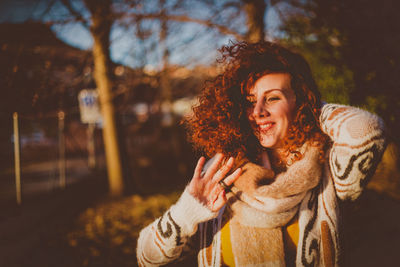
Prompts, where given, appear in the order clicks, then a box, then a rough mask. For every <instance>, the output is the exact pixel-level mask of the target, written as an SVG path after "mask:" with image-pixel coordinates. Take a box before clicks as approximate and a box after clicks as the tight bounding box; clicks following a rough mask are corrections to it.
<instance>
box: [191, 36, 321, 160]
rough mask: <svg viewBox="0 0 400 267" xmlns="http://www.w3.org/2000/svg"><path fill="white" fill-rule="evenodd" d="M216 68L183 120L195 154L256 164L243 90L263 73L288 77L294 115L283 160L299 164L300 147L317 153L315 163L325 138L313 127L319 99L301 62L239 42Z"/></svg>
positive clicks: (265, 46)
mask: <svg viewBox="0 0 400 267" xmlns="http://www.w3.org/2000/svg"><path fill="white" fill-rule="evenodd" d="M220 53H221V57H220V58H219V59H218V62H219V63H221V64H222V66H223V67H224V70H223V72H222V73H221V74H220V75H218V76H217V77H216V78H215V79H214V80H212V81H208V82H207V83H206V85H205V89H204V90H203V92H202V94H201V96H200V98H199V104H198V105H197V106H195V107H194V108H193V116H192V117H190V118H188V119H187V120H186V125H187V128H188V130H189V131H188V132H189V139H190V140H191V141H192V142H193V144H194V146H195V148H197V149H200V150H201V151H203V152H204V153H206V155H207V156H209V157H211V156H213V155H214V154H215V153H217V152H222V153H224V154H226V155H227V156H233V157H239V158H241V157H247V158H249V159H250V160H253V161H256V160H258V156H259V155H260V152H261V150H262V147H261V145H260V143H259V141H258V139H257V137H256V136H255V134H254V132H253V130H252V127H251V126H250V123H249V121H248V119H247V115H246V109H247V107H248V105H249V103H248V101H247V100H246V94H247V92H248V89H249V88H251V87H252V86H254V84H255V82H256V81H257V80H258V79H259V78H261V77H262V76H264V75H266V74H268V73H288V74H289V75H290V77H291V88H292V89H293V91H294V92H295V95H296V110H297V112H296V114H294V120H293V122H292V124H291V126H290V128H289V130H288V133H287V134H286V137H285V140H284V148H285V151H286V153H287V155H289V154H291V153H294V154H295V156H296V158H297V159H300V158H301V156H302V155H301V153H300V152H299V148H300V147H301V146H302V145H303V144H304V143H305V142H306V141H310V143H311V144H313V145H317V146H320V147H321V153H320V154H321V160H323V155H324V150H325V148H326V145H327V143H328V137H327V136H326V135H325V134H323V133H322V131H321V129H320V127H319V120H318V118H319V115H320V112H321V95H320V93H319V91H318V89H317V86H316V83H315V81H314V79H313V77H312V74H311V69H310V67H309V65H308V63H307V62H306V60H305V59H304V58H303V57H302V56H301V55H299V54H297V53H294V52H292V51H290V50H288V49H286V48H284V47H282V46H280V45H278V44H275V43H271V42H266V41H262V42H258V43H247V42H239V43H235V44H232V45H230V46H223V47H222V48H221V49H220Z"/></svg>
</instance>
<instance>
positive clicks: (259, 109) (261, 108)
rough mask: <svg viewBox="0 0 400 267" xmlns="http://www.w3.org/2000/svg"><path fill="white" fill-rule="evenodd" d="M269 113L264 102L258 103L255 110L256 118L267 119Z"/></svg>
mask: <svg viewBox="0 0 400 267" xmlns="http://www.w3.org/2000/svg"><path fill="white" fill-rule="evenodd" d="M269 114H270V113H269V112H268V110H267V108H266V106H265V105H264V103H263V101H257V103H256V105H255V107H254V109H253V116H254V118H262V117H266V116H269Z"/></svg>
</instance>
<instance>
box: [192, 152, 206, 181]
mask: <svg viewBox="0 0 400 267" xmlns="http://www.w3.org/2000/svg"><path fill="white" fill-rule="evenodd" d="M205 162H206V159H205V158H204V157H200V159H199V160H198V161H197V165H196V168H195V169H194V175H193V178H196V179H198V178H200V177H201V171H202V170H203V167H204V163H205Z"/></svg>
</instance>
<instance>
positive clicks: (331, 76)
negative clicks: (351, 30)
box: [280, 15, 354, 104]
mask: <svg viewBox="0 0 400 267" xmlns="http://www.w3.org/2000/svg"><path fill="white" fill-rule="evenodd" d="M282 29H283V30H284V31H285V32H286V35H285V36H284V38H282V39H281V40H280V41H281V42H282V43H283V44H284V45H286V46H289V47H292V49H293V50H297V51H298V52H299V53H300V54H302V55H303V56H304V57H305V59H306V60H307V61H308V63H309V64H310V67H311V69H312V72H313V75H314V79H315V81H316V83H317V85H318V88H319V90H320V92H321V94H322V99H323V100H324V101H326V102H330V103H340V104H349V102H350V93H351V92H352V90H353V89H354V81H353V72H352V71H351V70H350V69H349V68H348V67H347V66H346V65H345V64H344V62H343V60H342V57H341V53H340V51H339V49H338V46H339V42H340V41H339V39H340V35H339V33H338V32H337V31H335V30H330V29H327V28H324V29H322V30H321V31H320V32H318V33H316V32H314V31H313V30H312V28H311V26H310V20H309V19H308V18H307V17H304V16H303V15H298V16H293V17H290V18H288V19H287V21H286V23H285V24H284V26H283V28H282Z"/></svg>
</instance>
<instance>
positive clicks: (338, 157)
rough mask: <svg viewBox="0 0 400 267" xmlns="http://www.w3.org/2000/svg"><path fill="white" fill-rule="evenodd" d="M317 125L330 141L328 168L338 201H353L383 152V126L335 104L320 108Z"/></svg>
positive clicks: (371, 117)
mask: <svg viewBox="0 0 400 267" xmlns="http://www.w3.org/2000/svg"><path fill="white" fill-rule="evenodd" d="M320 123H321V127H322V130H323V131H324V132H325V134H327V135H328V136H329V137H330V138H331V139H332V141H333V145H332V148H331V151H330V155H329V165H330V169H331V174H332V176H333V180H334V183H335V188H336V193H337V195H338V197H339V198H340V199H342V200H346V199H350V200H355V199H357V198H358V197H359V195H360V194H361V192H362V189H363V188H364V186H365V185H366V183H367V182H368V180H369V178H371V176H372V175H373V174H374V172H375V170H376V167H377V165H378V163H379V162H380V160H381V157H382V154H383V152H384V150H385V147H386V139H385V130H384V129H385V128H384V123H383V121H382V119H381V118H379V117H378V116H376V115H374V114H372V113H369V112H367V111H365V110H362V109H359V108H355V107H350V106H344V105H336V104H326V105H324V106H323V108H322V112H321V116H320Z"/></svg>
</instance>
